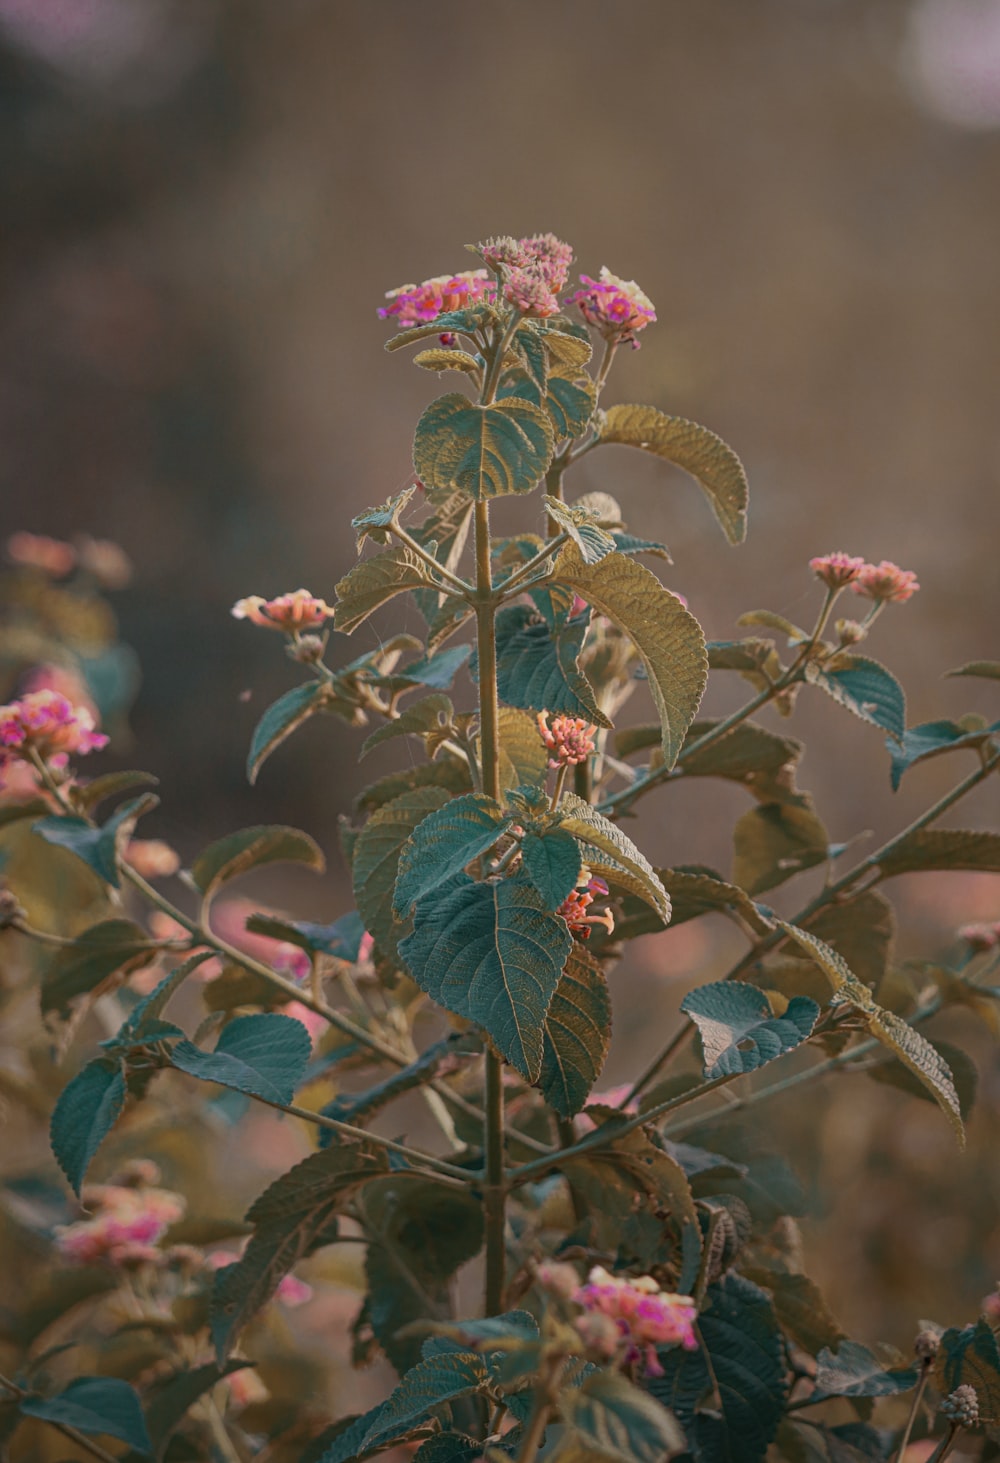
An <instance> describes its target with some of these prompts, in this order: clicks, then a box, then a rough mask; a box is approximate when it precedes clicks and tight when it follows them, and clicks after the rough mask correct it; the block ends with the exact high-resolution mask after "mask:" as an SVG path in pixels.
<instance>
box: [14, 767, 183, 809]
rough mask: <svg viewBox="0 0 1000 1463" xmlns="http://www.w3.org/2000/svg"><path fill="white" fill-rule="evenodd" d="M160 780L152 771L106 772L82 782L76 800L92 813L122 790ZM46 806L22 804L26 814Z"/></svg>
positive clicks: (154, 783) (129, 789)
mask: <svg viewBox="0 0 1000 1463" xmlns="http://www.w3.org/2000/svg"><path fill="white" fill-rule="evenodd" d="M159 781H160V779H159V778H158V777H154V776H153V774H152V773H151V772H105V773H103V774H102V775H101V776H100V777H94V778H91V779H90V781H89V782H81V783H80V784H79V785H78V786H77V789H76V801H77V803H78V804H79V806H80V807H82V808H83V809H84V810H85V811H86V812H88V813H92V812H93V811H94V809H95V808H96V807H98V806H99V805H100V804H101V803H103V802H104V801H105V799H106V798H113V797H115V796H116V795H117V794H118V793H120V792H131V791H133V790H134V789H135V788H137V787H157V786H158V785H159ZM15 806H17V805H15ZM45 806H46V805H45V804H44V803H41V802H40V803H39V804H38V806H37V807H34V806H33V805H31V804H27V803H22V804H20V807H21V809H22V810H23V811H24V812H25V814H26V815H30V813H32V812H38V811H39V810H40V809H44V808H45ZM5 811H6V810H5Z"/></svg>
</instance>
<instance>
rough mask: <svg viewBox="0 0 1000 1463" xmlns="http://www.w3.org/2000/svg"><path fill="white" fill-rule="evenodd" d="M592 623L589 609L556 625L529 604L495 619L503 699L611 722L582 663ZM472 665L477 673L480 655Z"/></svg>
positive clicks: (514, 607) (601, 722)
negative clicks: (542, 616)
mask: <svg viewBox="0 0 1000 1463" xmlns="http://www.w3.org/2000/svg"><path fill="white" fill-rule="evenodd" d="M589 626H590V614H589V611H588V612H587V613H585V614H582V615H577V616H576V617H575V618H574V619H572V620H568V621H566V622H565V623H564V624H562V625H560V626H559V627H558V628H557V629H556V630H552V629H551V628H550V627H549V626H548V625H547V624H546V623H545V621H544V620H543V619H542V618H541V617H540V616H539V615H538V614H537V613H536V612H535V611H534V610H533V609H532V608H531V607H530V606H529V605H523V604H513V605H507V606H506V607H505V608H504V609H502V610H501V611H500V612H499V614H498V615H497V619H496V641H497V690H498V692H499V695H500V699H501V700H502V701H505V702H506V703H507V705H508V706H514V707H519V708H521V709H529V710H534V711H551V712H556V713H561V714H563V715H565V716H582V717H583V718H584V720H586V721H591V722H596V723H597V725H598V726H610V722H609V721H608V719H607V717H606V716H605V715H604V713H603V712H602V711H601V710H600V708H599V707H598V705H597V702H596V701H595V700H594V692H593V689H592V688H591V685H590V683H589V681H588V680H587V678H586V676H585V675H584V674H583V672H582V671H581V670H580V669H579V666H578V664H577V661H578V659H579V656H580V652H581V651H582V649H583V642H584V639H585V638H586V634H587V630H588V628H589ZM470 669H471V671H472V674H473V675H474V676H476V677H477V678H478V675H479V667H478V657H475V658H474V659H473V662H472V663H471V665H470Z"/></svg>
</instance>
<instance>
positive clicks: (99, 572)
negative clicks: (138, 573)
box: [76, 534, 132, 589]
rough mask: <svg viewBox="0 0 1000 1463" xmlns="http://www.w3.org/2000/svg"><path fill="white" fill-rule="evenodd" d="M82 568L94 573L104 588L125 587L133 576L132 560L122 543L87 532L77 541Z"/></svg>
mask: <svg viewBox="0 0 1000 1463" xmlns="http://www.w3.org/2000/svg"><path fill="white" fill-rule="evenodd" d="M76 543H77V550H78V552H79V557H80V568H81V569H86V570H87V572H88V574H93V576H94V578H95V579H96V580H97V582H98V584H99V585H100V586H101V588H102V589H124V588H125V586H126V584H128V583H129V582H130V580H131V578H132V561H131V559H130V558H129V556H128V554H126V552H125V550H124V549H123V548H122V547H121V545H120V544H116V543H113V542H112V540H111V539H109V538H90V537H88V536H87V535H86V534H85V535H83V536H82V537H81V538H78V539H77V541H76Z"/></svg>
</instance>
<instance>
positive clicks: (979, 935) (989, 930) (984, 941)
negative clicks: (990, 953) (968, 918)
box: [958, 921, 1000, 952]
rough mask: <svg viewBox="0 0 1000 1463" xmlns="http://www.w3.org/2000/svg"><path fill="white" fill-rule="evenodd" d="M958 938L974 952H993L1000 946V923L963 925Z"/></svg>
mask: <svg viewBox="0 0 1000 1463" xmlns="http://www.w3.org/2000/svg"><path fill="white" fill-rule="evenodd" d="M958 938H959V939H960V940H964V941H965V943H966V944H967V945H969V946H970V947H971V948H972V949H973V950H975V951H977V952H980V951H983V950H992V949H993V948H994V946H996V945H998V944H1000V921H998V922H997V924H994V925H990V924H979V923H977V924H970V925H963V926H962V928H961V929H960V930H959V932H958Z"/></svg>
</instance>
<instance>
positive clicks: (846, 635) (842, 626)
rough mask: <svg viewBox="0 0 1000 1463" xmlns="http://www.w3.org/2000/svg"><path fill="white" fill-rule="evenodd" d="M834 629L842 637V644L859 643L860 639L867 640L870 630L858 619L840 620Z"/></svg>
mask: <svg viewBox="0 0 1000 1463" xmlns="http://www.w3.org/2000/svg"><path fill="white" fill-rule="evenodd" d="M834 629H835V630H836V631H837V635H838V636H839V637H840V643H841V645H857V643H858V641H859V640H865V639H867V636H868V631H867V630H866V629H865V627H864V625H862V624H861V623H860V622H859V621H858V620H838V621H837V623H836V625H835V626H834Z"/></svg>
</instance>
